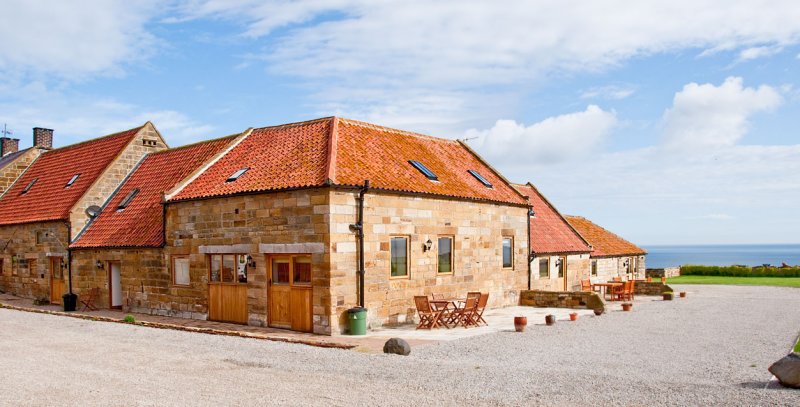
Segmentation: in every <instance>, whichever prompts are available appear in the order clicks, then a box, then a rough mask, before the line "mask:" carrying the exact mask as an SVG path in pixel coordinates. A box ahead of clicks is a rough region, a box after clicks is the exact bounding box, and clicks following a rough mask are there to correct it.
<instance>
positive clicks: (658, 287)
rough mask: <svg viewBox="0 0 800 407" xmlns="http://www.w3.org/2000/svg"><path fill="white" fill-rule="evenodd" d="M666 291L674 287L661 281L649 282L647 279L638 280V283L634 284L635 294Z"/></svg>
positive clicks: (655, 293)
mask: <svg viewBox="0 0 800 407" xmlns="http://www.w3.org/2000/svg"><path fill="white" fill-rule="evenodd" d="M664 291H672V288H670V286H668V285H666V284H664V283H662V282H660V281H653V282H650V283H648V282H646V281H640V280H636V284H634V286H633V293H634V294H635V295H661V293H663V292H664ZM676 295H677V293H676Z"/></svg>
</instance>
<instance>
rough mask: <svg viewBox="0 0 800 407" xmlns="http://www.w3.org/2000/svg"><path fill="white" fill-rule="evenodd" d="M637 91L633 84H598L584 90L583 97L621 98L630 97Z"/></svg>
mask: <svg viewBox="0 0 800 407" xmlns="http://www.w3.org/2000/svg"><path fill="white" fill-rule="evenodd" d="M635 92H636V89H635V88H634V87H633V86H617V85H609V86H596V87H593V88H589V89H586V90H584V91H583V92H582V93H581V99H608V100H621V99H625V98H628V97H630V96H631V95H633V94H634V93H635Z"/></svg>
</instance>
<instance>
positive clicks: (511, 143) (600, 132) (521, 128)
mask: <svg viewBox="0 0 800 407" xmlns="http://www.w3.org/2000/svg"><path fill="white" fill-rule="evenodd" d="M616 124H617V118H616V114H615V113H614V112H607V111H604V110H603V109H601V108H599V107H598V106H595V105H590V106H588V107H587V108H586V110H584V111H582V112H575V113H569V114H564V115H560V116H555V117H550V118H547V119H545V120H542V121H540V122H538V123H534V124H532V125H530V126H525V125H524V124H520V123H517V122H516V121H514V120H498V121H497V123H495V125H494V126H493V127H492V128H490V129H488V130H475V129H473V130H469V131H467V132H466V134H465V138H466V139H471V138H475V141H474V142H473V141H470V143H471V144H473V145H475V146H476V149H477V150H478V151H479V152H480V153H481V154H483V155H484V156H485V157H486V158H487V159H488V160H489V161H491V162H495V163H502V164H504V165H524V164H528V165H530V164H533V163H538V164H541V163H554V162H559V161H563V160H566V159H568V158H574V157H580V156H584V155H586V154H587V153H588V152H590V151H592V150H593V149H595V148H596V147H597V146H598V145H599V144H600V143H601V142H602V141H603V140H604V139H605V138H606V137H607V136H608V134H609V132H610V131H611V129H612V128H613V127H614V126H615V125H616Z"/></svg>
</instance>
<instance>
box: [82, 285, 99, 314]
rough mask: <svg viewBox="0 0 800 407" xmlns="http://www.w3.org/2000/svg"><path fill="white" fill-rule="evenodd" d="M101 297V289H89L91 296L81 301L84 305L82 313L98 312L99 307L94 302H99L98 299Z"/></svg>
mask: <svg viewBox="0 0 800 407" xmlns="http://www.w3.org/2000/svg"><path fill="white" fill-rule="evenodd" d="M99 295H100V288H99V287H93V288H91V289H89V295H87V296H86V298H84V299H82V300H81V304H83V309H81V311H86V310H87V309H88V310H89V311H97V307H96V306H95V305H94V302H95V301H96V300H97V297H98V296H99Z"/></svg>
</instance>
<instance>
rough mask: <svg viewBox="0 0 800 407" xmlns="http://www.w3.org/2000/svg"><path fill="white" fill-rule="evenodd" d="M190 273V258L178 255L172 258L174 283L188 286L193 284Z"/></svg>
mask: <svg viewBox="0 0 800 407" xmlns="http://www.w3.org/2000/svg"><path fill="white" fill-rule="evenodd" d="M191 283H192V281H191V277H190V274H189V258H188V257H183V256H180V257H178V256H176V257H173V258H172V284H175V285H183V286H188V285H191Z"/></svg>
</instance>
